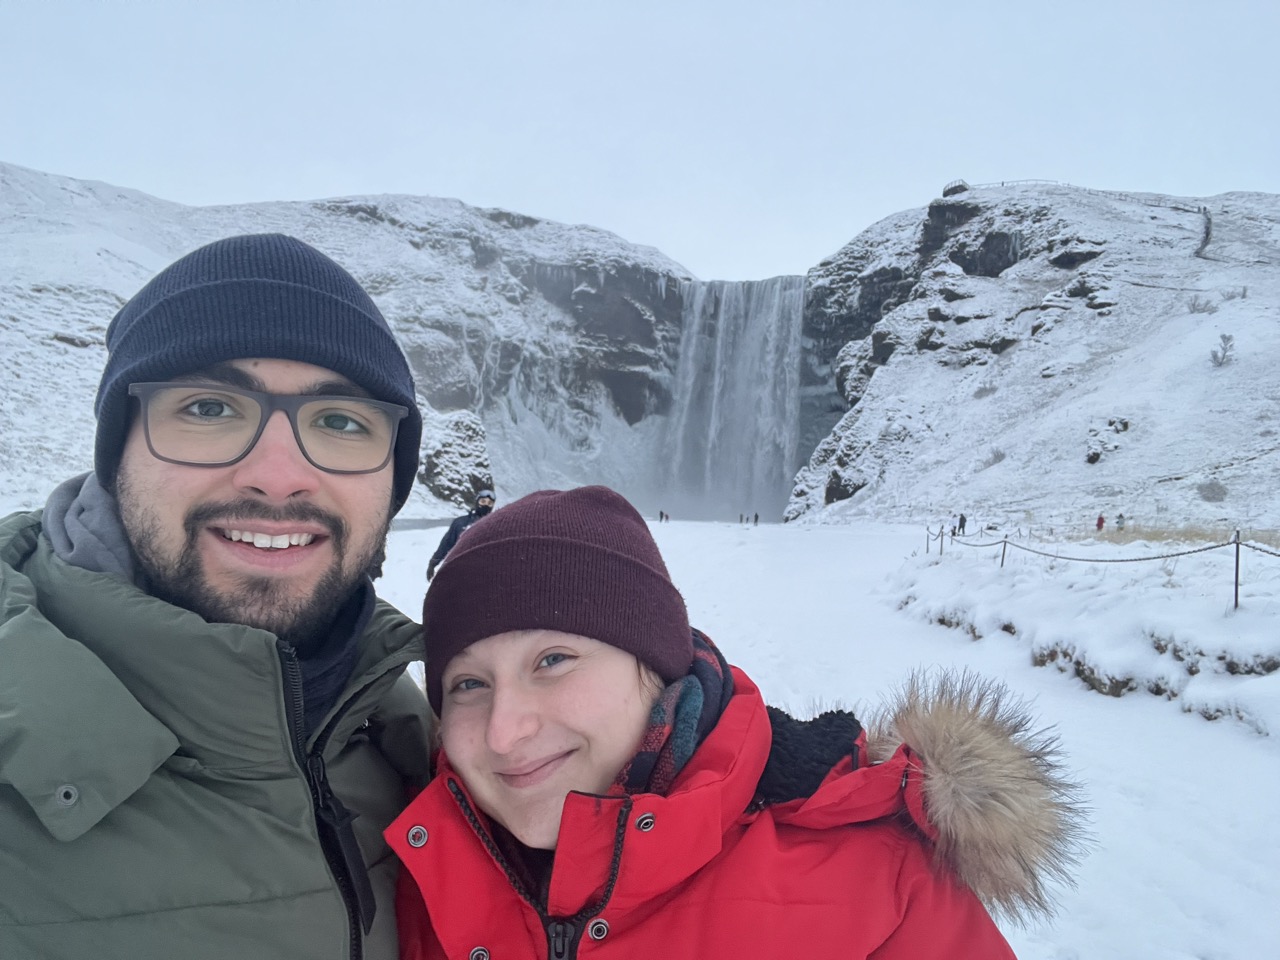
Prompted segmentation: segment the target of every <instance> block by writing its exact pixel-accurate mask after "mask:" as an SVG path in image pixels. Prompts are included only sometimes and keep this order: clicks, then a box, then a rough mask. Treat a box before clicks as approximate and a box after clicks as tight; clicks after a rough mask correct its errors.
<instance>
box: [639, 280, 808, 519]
mask: <svg viewBox="0 0 1280 960" xmlns="http://www.w3.org/2000/svg"><path fill="white" fill-rule="evenodd" d="M681 296H682V302H683V304H684V306H683V317H682V325H681V339H680V353H679V358H680V359H679V363H678V365H677V368H676V373H675V380H674V383H673V386H672V391H671V392H672V398H673V399H672V413H671V415H670V417H669V419H668V422H667V424H666V429H665V432H664V435H663V437H662V440H661V445H660V450H661V453H660V454H659V456H658V457H657V460H656V463H655V479H654V484H653V489H652V492H651V493H650V495H649V496H648V497H644V498H643V499H644V500H645V501H647V502H651V503H653V504H656V507H655V509H660V510H663V511H665V512H666V513H670V514H672V515H673V516H676V517H680V518H684V519H698V520H733V519H736V518H737V517H738V516H740V515H741V516H744V517H748V518H752V517H755V516H756V515H758V516H759V517H760V518H761V519H762V520H766V521H776V520H779V519H781V517H782V513H783V509H784V508H785V506H786V503H787V498H788V496H789V495H790V493H791V486H792V482H793V480H794V477H795V474H796V471H797V470H798V469H799V468H800V465H801V464H800V460H799V457H800V453H799V451H798V446H799V432H800V349H801V319H802V312H803V308H804V277H791V276H787V277H774V278H772V279H769V280H760V281H755V282H743V283H735V282H728V281H710V282H699V281H692V282H686V283H683V284H682V285H681Z"/></svg>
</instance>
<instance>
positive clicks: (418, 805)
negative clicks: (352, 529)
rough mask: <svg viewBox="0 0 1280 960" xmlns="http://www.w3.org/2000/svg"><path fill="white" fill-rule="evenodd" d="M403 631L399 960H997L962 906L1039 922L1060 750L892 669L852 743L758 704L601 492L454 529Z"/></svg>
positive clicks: (1011, 716) (996, 944)
mask: <svg viewBox="0 0 1280 960" xmlns="http://www.w3.org/2000/svg"><path fill="white" fill-rule="evenodd" d="M477 611H483V614H482V615H478V614H477ZM423 623H424V626H423V640H424V644H425V648H426V649H425V654H426V676H425V682H426V688H427V695H428V697H429V699H430V701H431V704H432V706H433V708H434V709H435V710H436V711H437V713H438V714H439V715H440V718H441V728H440V730H441V744H442V748H441V750H440V752H439V753H438V755H437V757H436V771H437V776H436V779H435V780H434V781H433V782H432V783H431V784H430V786H428V787H427V788H426V790H424V791H423V792H422V793H421V794H419V795H418V797H417V798H416V799H415V800H413V801H412V803H410V805H409V806H408V808H407V809H406V810H405V811H404V813H403V814H402V815H401V816H400V818H399V819H398V820H396V822H395V823H393V824H392V825H391V827H390V828H388V830H387V831H386V837H387V840H388V842H390V843H391V844H392V846H393V847H394V848H395V850H396V852H397V854H399V856H400V858H401V860H402V861H403V863H404V865H405V873H404V874H403V876H402V885H403V889H402V896H401V899H400V900H399V904H400V913H399V919H400V925H401V943H402V950H403V956H404V957H405V958H408V960H427V958H433V960H434V958H444V957H446V956H451V957H466V956H471V957H473V958H474V957H479V956H484V957H495V958H502V960H533V958H538V957H546V956H554V957H573V956H579V955H581V956H584V957H586V956H588V955H592V954H593V952H594V951H597V950H599V951H601V952H600V955H601V956H605V955H610V956H618V957H664V958H672V960H706V958H711V957H744V958H748V957H791V956H804V957H805V958H806V960H836V958H839V960H856V958H871V957H874V958H876V960H955V958H960V957H964V958H982V960H998V958H1010V957H1012V956H1013V953H1012V951H1011V950H1010V948H1009V946H1008V944H1007V943H1006V942H1005V939H1004V937H1003V936H1002V935H1001V934H1000V931H999V930H998V929H997V928H996V925H995V924H994V923H993V922H992V919H991V917H990V915H989V914H988V912H987V908H986V907H984V905H983V899H984V898H985V899H986V901H987V903H988V904H990V905H991V906H993V907H995V908H999V909H1002V910H1004V911H1006V912H1010V913H1014V914H1018V915H1023V916H1027V917H1030V916H1032V915H1036V914H1039V913H1042V912H1043V911H1044V910H1045V909H1046V908H1047V906H1048V903H1047V899H1046V892H1045V888H1044V886H1043V884H1044V882H1045V880H1046V879H1047V878H1050V877H1061V876H1063V874H1064V872H1065V870H1066V868H1067V867H1068V865H1069V864H1070V863H1071V862H1072V854H1073V849H1074V847H1073V843H1074V837H1075V835H1076V831H1077V829H1078V828H1077V824H1076V819H1077V817H1078V816H1079V813H1078V811H1077V809H1076V806H1075V800H1074V799H1073V797H1072V795H1071V793H1070V789H1069V786H1068V785H1067V784H1064V783H1063V782H1062V780H1061V779H1060V776H1061V775H1060V774H1059V773H1058V772H1057V770H1058V767H1057V764H1058V763H1059V761H1060V758H1059V757H1057V756H1054V755H1053V754H1054V750H1053V749H1052V744H1051V742H1050V741H1048V740H1044V739H1042V735H1029V734H1028V732H1027V731H1028V730H1030V729H1034V728H1035V724H1032V723H1031V722H1030V718H1029V717H1027V716H1026V715H1025V713H1024V712H1023V710H1022V708H1021V707H1020V706H1019V705H1018V704H1015V703H1011V702H1009V695H1008V692H1007V691H1005V690H1004V689H1003V688H1001V687H1000V686H999V685H997V684H991V683H987V682H983V681H980V680H978V679H977V678H975V677H973V676H972V675H963V676H955V675H951V676H943V677H942V678H941V680H940V682H937V683H935V684H929V683H926V682H925V681H924V680H922V679H919V678H917V680H915V681H913V682H912V683H910V684H909V685H908V686H907V688H906V689H905V690H904V691H903V692H902V694H901V696H900V700H899V702H898V703H897V704H896V705H895V706H894V707H893V708H892V709H891V710H889V711H888V712H887V713H886V714H885V717H884V720H883V722H882V723H880V724H879V725H878V726H877V728H876V729H875V731H873V732H870V733H868V732H867V731H864V730H863V728H862V726H861V724H859V722H858V720H857V719H856V718H855V717H854V716H853V714H851V713H847V712H844V711H832V712H828V713H824V714H823V715H822V716H820V717H818V718H816V719H814V720H811V721H798V720H794V719H792V718H790V717H788V716H786V715H785V714H783V713H782V712H781V711H778V710H775V709H774V708H772V707H766V706H765V703H764V701H763V699H762V698H761V695H760V691H759V690H758V689H757V688H756V686H755V684H754V683H752V681H751V679H750V678H749V677H748V676H747V675H746V674H745V673H743V672H742V671H741V670H740V669H738V668H737V667H733V666H730V665H729V663H728V662H727V660H726V659H725V657H724V655H723V654H722V653H721V651H720V649H719V648H718V647H717V646H716V645H715V644H714V643H713V642H712V641H711V639H710V638H709V637H707V636H706V635H705V634H703V633H701V632H700V631H698V630H696V629H693V628H692V627H691V626H690V624H689V620H688V615H687V612H686V609H685V604H684V601H683V599H682V598H681V596H680V593H679V591H678V590H677V589H676V587H675V585H674V584H673V583H672V582H671V579H670V577H669V574H668V572H667V567H666V565H665V563H664V562H663V559H662V556H661V554H660V552H659V550H658V547H657V544H656V543H655V542H654V540H653V537H652V535H651V534H650V532H649V528H648V526H647V525H646V524H645V522H644V519H643V518H642V517H641V516H640V514H639V513H637V512H636V510H635V509H634V508H633V507H632V506H631V504H629V503H628V502H627V501H626V500H624V499H623V498H622V497H621V496H619V495H618V494H617V493H615V492H613V491H612V490H609V489H607V488H605V487H582V488H578V489H576V490H568V491H555V490H543V491H540V492H538V493H533V494H530V495H528V496H526V497H524V498H522V499H520V500H517V501H516V502H515V503H513V504H510V505H509V506H506V507H504V508H503V509H502V510H500V511H498V512H496V513H494V515H493V516H492V517H490V518H489V519H488V520H486V521H485V522H484V523H480V524H476V525H475V526H473V527H472V528H471V529H470V530H468V531H467V532H466V533H464V534H463V535H462V537H461V539H460V540H459V541H458V545H457V546H456V547H455V548H454V551H453V553H452V554H450V558H449V562H448V563H446V564H445V565H444V566H443V567H442V568H441V570H440V573H439V575H438V576H437V577H436V578H435V580H434V581H433V582H432V584H431V587H430V589H429V590H428V591H427V596H426V600H425V603H424V606H423ZM904 741H905V742H904ZM955 771H960V773H959V774H958V775H957V774H956V773H955Z"/></svg>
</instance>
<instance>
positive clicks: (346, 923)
mask: <svg viewBox="0 0 1280 960" xmlns="http://www.w3.org/2000/svg"><path fill="white" fill-rule="evenodd" d="M40 529H41V528H40V522H39V515H38V514H26V515H15V516H11V517H8V518H7V519H4V520H3V521H0V958H3V960H26V958H41V960H45V958H49V960H54V958H64V957H65V958H77V960H90V958H91V960H114V958H120V960H126V958H127V960H153V958H154V960H161V958H163V960H174V958H178V960H203V958H218V960H228V958H232V960H257V958H262V960H291V958H297V960H327V958H333V960H338V958H346V957H351V956H363V957H365V958H369V960H395V958H396V955H397V944H396V934H395V929H396V926H395V921H394V916H393V888H394V885H395V875H396V872H397V865H396V861H395V859H394V857H393V855H392V854H391V852H390V851H389V850H388V849H387V847H386V845H385V844H384V842H383V840H382V830H383V828H385V827H386V826H387V825H388V824H389V823H390V822H391V820H392V819H393V818H394V817H395V815H396V813H397V812H399V810H400V809H401V808H402V807H403V806H404V804H405V801H406V799H407V796H408V795H411V794H412V792H414V790H415V789H416V788H417V787H418V786H420V785H421V784H422V783H423V782H424V781H425V776H426V771H427V757H428V743H427V739H428V733H429V717H430V712H429V709H428V707H427V705H426V701H425V698H424V697H423V696H422V694H421V692H420V691H419V690H418V688H417V686H416V685H415V684H414V683H413V681H412V680H411V678H409V677H408V676H406V675H405V673H404V670H405V667H406V665H407V664H408V663H409V662H410V661H411V660H414V659H418V658H420V656H421V648H420V645H419V642H418V640H417V635H418V631H417V627H416V626H415V625H414V624H413V623H412V622H411V621H410V620H408V619H407V618H406V617H404V616H403V615H401V614H400V613H398V612H397V611H395V610H394V609H393V608H392V607H390V606H389V605H387V604H385V603H382V602H379V603H378V606H377V609H376V611H375V613H374V615H373V619H372V621H371V622H370V624H369V626H368V628H367V629H366V631H365V633H364V636H363V637H362V638H361V644H362V652H361V655H360V659H359V662H358V664H357V666H356V668H355V671H354V673H353V674H352V678H351V681H350V682H349V684H348V687H347V689H346V690H345V691H344V692H343V694H342V695H341V696H340V697H339V699H338V702H337V704H336V705H335V706H334V708H333V709H332V711H331V712H330V714H329V715H328V717H327V718H326V719H325V720H324V722H323V723H322V724H321V725H320V728H319V729H318V731H317V732H316V733H315V734H314V735H313V736H312V738H311V741H310V742H309V743H306V744H305V745H304V744H303V743H302V742H301V734H295V733H294V731H295V730H300V729H301V723H300V719H299V717H300V704H301V688H300V680H299V674H298V669H297V662H296V660H294V659H293V658H292V656H291V651H289V649H288V648H287V647H282V646H281V645H279V644H278V641H277V639H276V637H275V636H274V635H272V634H270V633H267V632H265V631H262V630H256V629H253V628H250V627H244V626H239V625H228V624H209V623H206V622H205V621H204V620H202V619H201V618H200V617H198V616H196V615H195V614H193V613H191V612H189V611H187V610H183V609H180V608H177V607H174V606H171V605H169V604H166V603H163V602H161V601H159V600H156V599H155V598H153V597H150V596H148V595H147V594H145V593H143V592H142V591H140V590H138V589H137V588H136V587H134V586H133V585H131V584H129V583H126V582H125V581H123V580H122V579H119V578H117V577H113V576H109V575H104V574H100V573H93V572H90V571H88V570H84V569H81V568H79V567H75V566H72V565H70V564H67V563H65V562H64V561H62V560H60V559H59V558H57V557H56V556H55V555H54V553H53V548H52V546H51V545H50V543H49V541H48V539H47V538H46V537H42V536H40ZM326 779H327V783H328V785H330V786H331V787H332V790H333V793H334V794H335V795H336V796H337V798H338V799H339V800H340V801H341V803H342V805H344V806H345V807H346V808H347V809H348V810H350V811H351V812H352V813H354V814H356V820H355V822H354V832H355V837H356V839H357V840H358V842H359V848H360V851H361V853H362V855H363V858H364V861H365V862H366V863H367V864H368V865H369V868H370V869H369V876H370V879H371V881H372V887H373V892H374V894H375V897H376V902H377V909H376V914H375V916H374V918H373V921H372V930H371V932H370V933H369V935H368V936H367V937H366V936H364V935H363V934H362V932H361V927H362V926H363V924H362V923H360V922H358V920H357V919H356V918H357V917H358V916H359V914H358V910H356V909H355V908H354V906H353V904H354V902H355V899H356V898H355V896H354V894H353V892H352V891H353V890H354V889H355V886H356V884H355V883H354V882H353V881H352V880H351V878H350V876H349V872H348V871H347V870H345V869H344V868H343V867H342V864H343V859H342V857H341V856H340V854H339V852H338V851H337V850H335V849H333V848H334V847H335V844H334V843H332V842H329V843H327V844H326V843H322V841H321V839H320V837H321V834H322V831H321V828H320V827H319V826H318V820H317V817H318V814H317V805H318V804H319V805H320V806H322V807H323V806H324V803H325V799H326V798H325V797H324V796H322V794H323V789H322V788H320V789H316V787H315V785H316V784H317V783H319V784H321V785H323V784H324V783H325V782H326ZM313 797H314V799H313ZM329 809H333V807H332V806H330V808H329ZM352 856H353V858H354V854H352Z"/></svg>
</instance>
